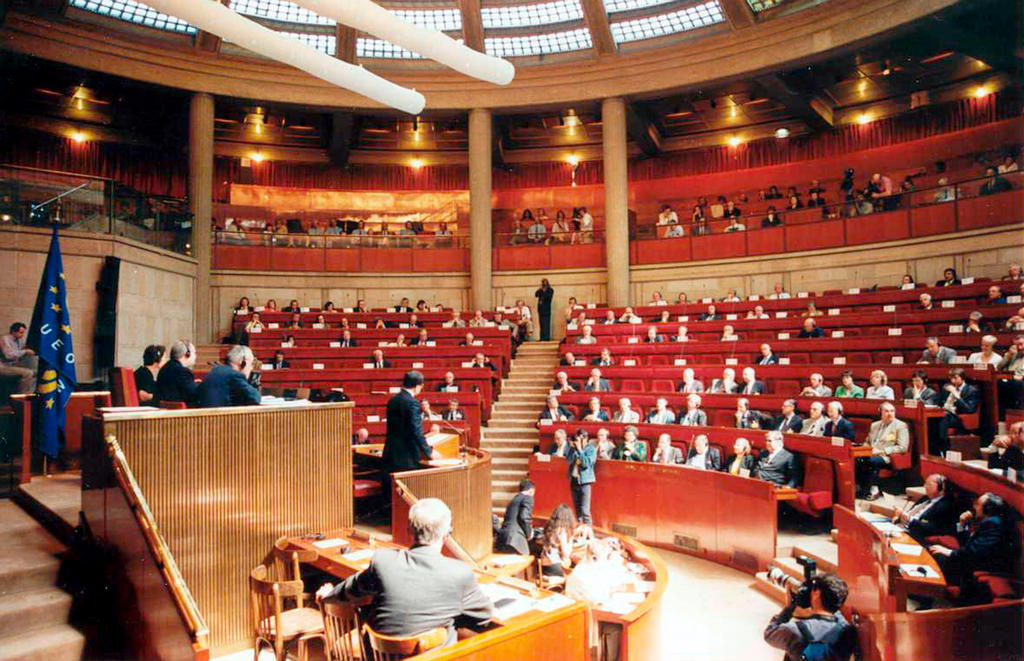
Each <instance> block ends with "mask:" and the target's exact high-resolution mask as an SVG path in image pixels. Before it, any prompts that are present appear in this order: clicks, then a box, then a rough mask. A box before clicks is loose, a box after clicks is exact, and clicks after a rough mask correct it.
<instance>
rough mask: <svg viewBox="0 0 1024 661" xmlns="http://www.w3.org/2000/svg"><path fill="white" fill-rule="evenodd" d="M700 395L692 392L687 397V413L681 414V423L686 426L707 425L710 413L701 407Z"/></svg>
mask: <svg viewBox="0 0 1024 661" xmlns="http://www.w3.org/2000/svg"><path fill="white" fill-rule="evenodd" d="M700 403H701V399H700V395H698V394H696V393H692V394H691V395H690V396H689V397H687V398H686V413H684V414H682V415H681V416H679V424H680V425H683V426H686V427H705V426H707V424H708V414H707V413H705V412H704V411H702V410H701V408H700Z"/></svg>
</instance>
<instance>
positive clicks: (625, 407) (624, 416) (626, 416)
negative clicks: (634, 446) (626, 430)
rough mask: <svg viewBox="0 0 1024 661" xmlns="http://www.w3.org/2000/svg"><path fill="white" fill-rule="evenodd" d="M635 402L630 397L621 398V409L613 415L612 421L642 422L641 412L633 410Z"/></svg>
mask: <svg viewBox="0 0 1024 661" xmlns="http://www.w3.org/2000/svg"><path fill="white" fill-rule="evenodd" d="M632 406H633V404H632V402H630V401H629V397H623V398H622V399H620V400H619V410H618V411H616V412H615V415H613V416H612V422H624V423H626V424H637V423H639V422H640V414H639V413H637V412H636V411H634V410H633V408H632Z"/></svg>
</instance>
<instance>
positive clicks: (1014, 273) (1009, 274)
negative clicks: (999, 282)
mask: <svg viewBox="0 0 1024 661" xmlns="http://www.w3.org/2000/svg"><path fill="white" fill-rule="evenodd" d="M1002 279H1003V280H1012V281H1014V282H1021V281H1024V269H1021V266H1020V264H1010V266H1009V267H1008V268H1007V269H1006V275H1004V276H1003V278H1002Z"/></svg>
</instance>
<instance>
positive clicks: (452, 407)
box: [441, 399, 466, 422]
mask: <svg viewBox="0 0 1024 661" xmlns="http://www.w3.org/2000/svg"><path fill="white" fill-rule="evenodd" d="M441 419H442V420H447V421H448V422H454V421H455V420H465V419H466V414H465V413H463V412H462V409H460V408H459V400H457V399H449V400H448V408H446V409H445V410H444V413H442V414H441Z"/></svg>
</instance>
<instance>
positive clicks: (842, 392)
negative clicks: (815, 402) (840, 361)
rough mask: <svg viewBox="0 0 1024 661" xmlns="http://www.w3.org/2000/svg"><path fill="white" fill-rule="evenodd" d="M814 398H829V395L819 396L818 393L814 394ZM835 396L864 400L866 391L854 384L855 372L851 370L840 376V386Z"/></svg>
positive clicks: (837, 387)
mask: <svg viewBox="0 0 1024 661" xmlns="http://www.w3.org/2000/svg"><path fill="white" fill-rule="evenodd" d="M814 396H815V397H828V395H819V394H818V393H814ZM835 396H836V397H850V398H853V399H864V389H863V388H861V387H860V386H858V385H857V384H856V383H855V382H854V380H853V372H852V371H851V370H844V371H843V373H842V374H840V375H839V385H838V386H836V391H835Z"/></svg>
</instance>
